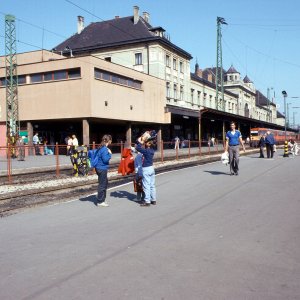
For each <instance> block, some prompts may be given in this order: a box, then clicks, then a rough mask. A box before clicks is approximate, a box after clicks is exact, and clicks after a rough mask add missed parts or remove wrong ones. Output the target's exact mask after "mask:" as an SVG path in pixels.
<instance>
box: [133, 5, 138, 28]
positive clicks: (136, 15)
mask: <svg viewBox="0 0 300 300" xmlns="http://www.w3.org/2000/svg"><path fill="white" fill-rule="evenodd" d="M138 21H139V7H138V6H134V7H133V24H134V25H135V24H137V22H138Z"/></svg>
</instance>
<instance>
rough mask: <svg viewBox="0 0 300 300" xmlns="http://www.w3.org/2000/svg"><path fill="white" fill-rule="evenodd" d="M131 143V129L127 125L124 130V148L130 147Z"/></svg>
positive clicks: (129, 125)
mask: <svg viewBox="0 0 300 300" xmlns="http://www.w3.org/2000/svg"><path fill="white" fill-rule="evenodd" d="M131 143H132V129H131V123H128V124H127V128H126V142H125V147H126V148H127V147H130V146H131Z"/></svg>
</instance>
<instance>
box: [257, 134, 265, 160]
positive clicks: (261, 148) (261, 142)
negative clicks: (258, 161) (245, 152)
mask: <svg viewBox="0 0 300 300" xmlns="http://www.w3.org/2000/svg"><path fill="white" fill-rule="evenodd" d="M265 144H266V143H265V136H264V135H263V134H262V135H261V136H260V140H259V142H258V147H259V154H260V155H259V158H265V156H264V148H265Z"/></svg>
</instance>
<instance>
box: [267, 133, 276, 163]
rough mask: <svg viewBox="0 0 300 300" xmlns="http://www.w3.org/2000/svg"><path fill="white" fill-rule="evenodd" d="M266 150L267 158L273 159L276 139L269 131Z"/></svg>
mask: <svg viewBox="0 0 300 300" xmlns="http://www.w3.org/2000/svg"><path fill="white" fill-rule="evenodd" d="M265 143H266V149H267V158H273V155H274V144H275V139H274V136H273V134H271V132H270V131H269V130H268V131H267V135H266V138H265Z"/></svg>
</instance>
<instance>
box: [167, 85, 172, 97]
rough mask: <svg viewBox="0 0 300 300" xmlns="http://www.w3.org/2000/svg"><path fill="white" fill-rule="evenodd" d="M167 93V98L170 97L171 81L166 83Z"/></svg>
mask: <svg viewBox="0 0 300 300" xmlns="http://www.w3.org/2000/svg"><path fill="white" fill-rule="evenodd" d="M166 93H167V98H170V96H171V95H170V82H167V83H166Z"/></svg>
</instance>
